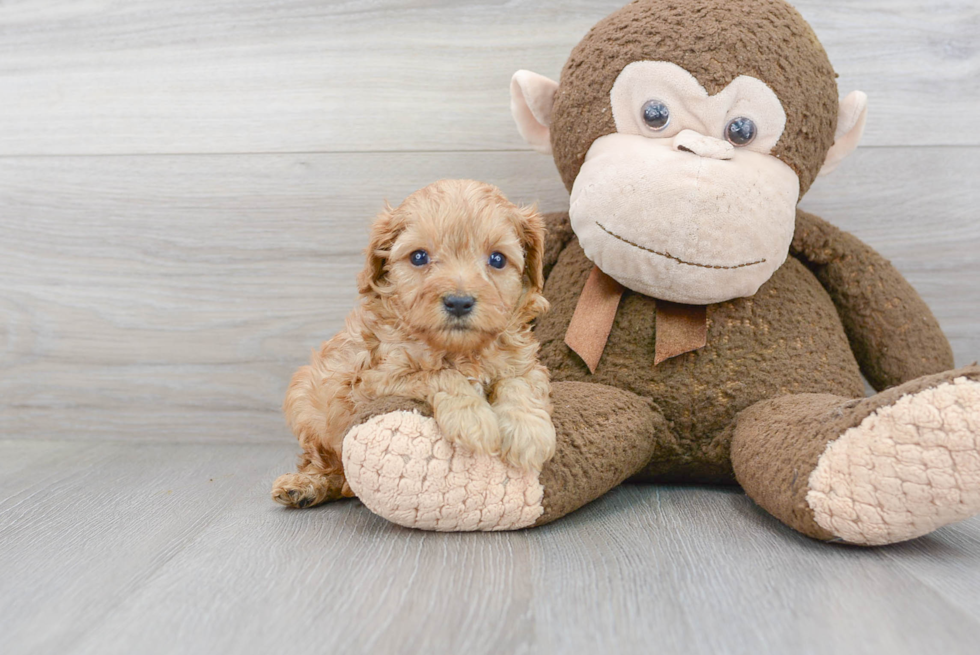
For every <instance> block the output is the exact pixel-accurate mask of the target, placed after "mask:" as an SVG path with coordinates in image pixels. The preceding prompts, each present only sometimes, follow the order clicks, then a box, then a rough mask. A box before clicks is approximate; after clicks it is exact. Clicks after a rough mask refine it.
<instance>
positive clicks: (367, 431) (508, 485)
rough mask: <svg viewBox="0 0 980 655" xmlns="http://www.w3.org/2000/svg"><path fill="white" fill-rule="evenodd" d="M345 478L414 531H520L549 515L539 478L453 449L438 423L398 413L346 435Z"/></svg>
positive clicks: (379, 510) (378, 510)
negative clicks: (544, 514)
mask: <svg viewBox="0 0 980 655" xmlns="http://www.w3.org/2000/svg"><path fill="white" fill-rule="evenodd" d="M343 460H344V473H345V475H346V476H347V482H348V484H350V487H351V489H352V490H353V491H354V493H355V494H357V497H358V498H359V499H360V500H361V502H363V503H364V504H365V505H366V506H367V507H368V509H370V510H371V511H372V512H374V513H375V514H378V515H379V516H382V517H383V518H386V519H388V520H389V521H392V522H394V523H397V524H399V525H402V526H405V527H407V528H418V529H421V530H437V531H440V532H457V531H458V532H463V531H471V530H517V529H520V528H526V527H528V526H530V525H533V524H534V522H535V521H536V520H537V519H538V517H540V516H541V514H542V513H543V512H544V507H543V506H542V504H541V500H542V497H543V495H544V489H543V488H542V486H541V484H540V482H538V475H537V474H536V473H526V472H524V471H521V470H519V469H516V468H514V467H511V466H507V465H505V464H504V463H503V462H501V461H500V460H499V459H497V458H495V457H489V456H486V455H474V454H473V453H472V452H470V451H469V450H467V449H465V448H463V447H461V446H457V445H455V444H451V443H450V442H449V441H447V440H446V439H445V438H443V436H442V434H441V433H440V432H439V427H438V426H437V425H436V422H435V420H434V419H431V418H428V417H424V416H422V415H420V414H416V413H414V412H405V411H400V412H391V413H388V414H382V415H380V416H375V417H374V418H372V419H371V420H369V421H367V422H365V423H362V424H361V425H358V426H355V427H354V428H353V429H352V430H351V431H350V432H349V433H348V434H347V436H346V437H345V438H344V449H343Z"/></svg>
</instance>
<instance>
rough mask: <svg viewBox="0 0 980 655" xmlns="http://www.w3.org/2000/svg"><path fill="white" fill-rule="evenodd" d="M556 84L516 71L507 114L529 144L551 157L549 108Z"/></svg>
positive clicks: (529, 72)
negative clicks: (511, 116)
mask: <svg viewBox="0 0 980 655" xmlns="http://www.w3.org/2000/svg"><path fill="white" fill-rule="evenodd" d="M557 91H558V82H555V81H554V80H549V79H548V78H547V77H545V76H544V75H538V74H537V73H532V72H531V71H526V70H519V71H517V72H516V73H514V77H512V78H510V113H511V114H512V115H513V116H514V122H515V123H517V131H518V132H520V133H521V136H522V137H524V140H525V141H527V143H528V145H530V146H531V147H532V148H534V149H535V150H537V151H538V152H540V153H543V154H546V155H550V154H551V130H550V129H549V126H550V125H551V108H552V107H554V105H555V93H556V92H557Z"/></svg>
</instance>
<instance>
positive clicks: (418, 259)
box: [408, 250, 429, 266]
mask: <svg viewBox="0 0 980 655" xmlns="http://www.w3.org/2000/svg"><path fill="white" fill-rule="evenodd" d="M408 259H409V261H410V262H412V266H425V265H426V264H428V263H429V253H427V252H426V251H424V250H416V251H415V252H413V253H412V254H411V255H409V256H408Z"/></svg>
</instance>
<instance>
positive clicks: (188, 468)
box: [0, 440, 980, 655]
mask: <svg viewBox="0 0 980 655" xmlns="http://www.w3.org/2000/svg"><path fill="white" fill-rule="evenodd" d="M290 450H291V449H290V448H288V447H282V446H276V445H271V444H164V443H142V444H136V443H116V442H114V443H109V442H79V441H73V442H56V441H34V442H28V441H23V440H18V441H4V442H0V572H2V575H0V652H3V653H7V654H12V653H99V654H106V653H144V654H155V653H282V652H296V653H298V652H321V653H322V652H337V653H421V652H425V653H429V652H436V653H462V652H465V653H472V654H473V655H478V654H483V653H487V654H499V653H551V652H556V653H579V652H583V653H584V652H598V653H620V652H622V653H633V652H635V653H641V652H642V653H649V652H658V653H787V652H793V653H859V652H860V653H873V652H888V653H896V654H898V653H923V652H933V653H945V654H949V655H953V654H959V653H963V654H967V653H975V652H976V643H977V639H980V592H978V589H980V519H972V520H970V521H967V522H964V523H961V524H959V525H954V526H949V527H947V528H944V529H942V530H940V531H939V532H937V533H935V534H933V535H931V536H929V537H926V538H922V539H918V540H916V541H913V542H911V543H907V544H903V545H898V546H892V547H888V548H880V549H859V548H848V547H841V546H834V545H825V544H819V543H816V542H813V541H810V540H808V539H806V538H804V537H801V536H799V535H797V534H796V533H794V532H792V531H790V530H789V529H786V528H784V527H782V526H781V525H780V524H779V523H777V522H776V521H775V520H774V519H772V518H771V517H769V516H768V515H766V514H765V513H763V512H762V511H761V510H759V509H758V508H756V507H755V506H754V505H753V504H752V502H751V501H750V500H748V499H747V498H746V497H745V495H744V494H742V493H741V492H740V491H738V490H735V489H719V488H705V487H672V486H626V487H623V488H620V489H619V490H617V491H615V492H613V493H611V494H609V495H608V496H606V497H604V498H602V499H600V500H599V501H597V502H596V503H594V504H592V505H590V506H588V507H586V508H585V509H583V510H581V511H579V512H577V513H576V514H573V515H572V516H569V517H567V518H566V519H564V520H562V521H559V522H557V523H555V524H552V525H550V526H546V527H544V528H541V529H537V530H530V531H524V532H516V533H505V534H435V533H424V532H416V531H410V530H405V529H402V528H399V527H397V526H394V525H392V524H389V523H387V522H385V521H383V520H382V519H379V518H377V517H375V516H374V515H372V514H371V513H370V512H368V511H367V510H366V509H365V508H364V507H363V506H362V505H360V503H358V502H357V501H343V502H340V503H336V504H333V505H328V506H325V507H321V508H317V509H313V510H301V511H291V510H286V509H283V508H280V507H278V506H276V505H274V504H273V503H272V501H271V500H269V499H268V496H267V489H268V487H269V485H270V484H271V482H272V480H273V478H274V477H275V476H276V475H277V474H278V473H279V472H281V471H282V470H285V469H287V468H288V467H289V466H291V465H292V461H291V460H292V458H291V453H290Z"/></svg>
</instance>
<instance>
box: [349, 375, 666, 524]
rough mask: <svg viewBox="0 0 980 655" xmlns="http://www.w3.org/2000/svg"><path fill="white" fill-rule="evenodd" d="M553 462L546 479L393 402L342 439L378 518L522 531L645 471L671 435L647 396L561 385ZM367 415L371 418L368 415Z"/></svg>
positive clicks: (556, 395) (353, 475)
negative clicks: (459, 440)
mask: <svg viewBox="0 0 980 655" xmlns="http://www.w3.org/2000/svg"><path fill="white" fill-rule="evenodd" d="M551 401H552V403H553V405H554V412H553V415H552V420H553V422H554V425H555V430H556V432H557V449H556V453H555V456H554V457H553V458H552V459H551V460H549V461H548V462H547V463H546V464H545V465H544V468H543V470H542V471H541V473H540V474H538V473H533V472H531V473H529V472H526V471H523V470H521V469H518V468H515V467H512V466H508V465H506V464H504V463H503V462H501V460H500V459H498V458H496V457H492V456H489V455H474V454H473V453H472V452H470V451H468V450H467V449H465V448H464V447H462V446H460V445H458V444H452V443H450V442H449V441H447V440H446V439H445V438H443V437H442V435H441V434H440V433H439V431H438V427H437V426H436V423H435V421H434V420H432V419H431V418H429V415H430V414H431V411H430V410H428V408H426V407H420V406H419V404H418V403H414V405H406V407H409V408H411V409H414V410H415V411H392V410H397V409H401V408H400V407H397V404H395V405H393V404H392V402H393V400H392V399H384V400H383V401H380V402H384V403H386V406H383V407H381V408H380V410H381V411H374V412H373V414H374V416H373V417H370V418H368V417H367V416H366V415H362V418H361V419H356V420H355V422H354V424H355V427H354V428H352V429H351V431H350V432H349V433H348V434H347V436H346V437H345V440H344V449H343V453H344V471H345V473H346V475H347V480H348V482H349V483H350V486H351V488H352V489H353V490H354V492H355V493H356V494H357V497H358V498H360V499H361V501H362V502H363V503H364V504H365V505H367V507H368V508H369V509H370V510H371V511H373V512H374V513H376V514H378V515H380V516H382V517H384V518H386V519H388V520H390V521H393V522H395V523H398V524H400V525H403V526H406V527H412V528H420V529H424V530H439V531H468V530H515V529H519V528H526V527H531V526H536V525H542V524H544V523H548V522H550V521H553V520H555V519H557V518H560V517H562V516H564V515H565V514H568V513H569V512H572V511H574V510H576V509H578V508H579V507H581V506H582V505H585V504H586V503H588V502H589V501H591V500H594V499H595V498H598V497H599V496H601V495H602V494H604V493H606V492H607V491H608V490H610V489H612V488H613V487H615V486H617V485H618V484H619V483H621V482H622V481H623V480H625V479H626V478H628V477H630V476H631V475H633V474H635V473H636V472H637V471H639V470H640V469H641V468H642V467H643V466H644V465H645V464H646V463H647V462H648V461H649V460H650V458H651V457H653V456H654V455H655V454H656V451H657V449H658V443H659V442H660V441H662V440H665V439H671V440H672V437H670V436H669V433H668V430H667V425H666V421H665V420H664V418H663V417H662V416H661V415H660V413H659V412H657V411H655V410H654V409H653V408H652V407H651V405H650V403H649V402H648V401H646V400H644V399H642V398H640V397H639V396H636V395H634V394H631V393H629V392H628V391H623V390H620V389H614V388H612V387H606V386H603V385H598V384H588V383H583V382H557V383H555V384H554V385H553V388H552V393H551ZM368 413H372V412H371V410H370V409H369V410H368Z"/></svg>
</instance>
